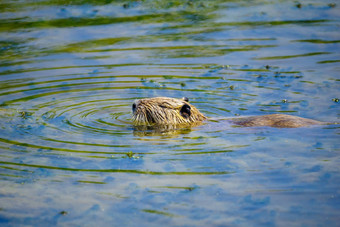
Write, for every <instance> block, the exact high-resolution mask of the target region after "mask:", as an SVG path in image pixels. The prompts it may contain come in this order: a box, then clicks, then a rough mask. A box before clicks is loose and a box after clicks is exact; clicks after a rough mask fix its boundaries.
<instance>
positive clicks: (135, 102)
mask: <svg viewBox="0 0 340 227" xmlns="http://www.w3.org/2000/svg"><path fill="white" fill-rule="evenodd" d="M138 102H139V100H135V101H134V102H133V104H132V112H133V113H134V112H135V111H136V109H137V107H138Z"/></svg>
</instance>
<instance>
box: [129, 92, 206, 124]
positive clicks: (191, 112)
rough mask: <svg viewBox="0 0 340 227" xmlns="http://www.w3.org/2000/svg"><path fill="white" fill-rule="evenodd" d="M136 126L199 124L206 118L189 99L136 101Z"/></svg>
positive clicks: (134, 106)
mask: <svg viewBox="0 0 340 227" xmlns="http://www.w3.org/2000/svg"><path fill="white" fill-rule="evenodd" d="M132 112H133V121H134V124H135V125H155V126H164V125H181V124H193V123H198V122H201V121H203V120H205V119H206V117H205V116H204V115H203V114H202V113H201V112H200V111H199V110H198V109H196V107H194V106H193V105H191V104H189V100H188V98H183V99H175V98H167V97H156V98H146V99H140V100H136V101H135V102H134V103H133V104H132Z"/></svg>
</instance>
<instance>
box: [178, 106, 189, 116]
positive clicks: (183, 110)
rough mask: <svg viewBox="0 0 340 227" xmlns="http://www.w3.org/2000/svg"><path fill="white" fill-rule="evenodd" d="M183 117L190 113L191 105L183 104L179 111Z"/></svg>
mask: <svg viewBox="0 0 340 227" xmlns="http://www.w3.org/2000/svg"><path fill="white" fill-rule="evenodd" d="M179 112H180V113H181V115H182V117H184V118H188V117H190V115H191V107H190V106H189V105H188V104H184V105H183V106H182V107H181V110H180V111H179Z"/></svg>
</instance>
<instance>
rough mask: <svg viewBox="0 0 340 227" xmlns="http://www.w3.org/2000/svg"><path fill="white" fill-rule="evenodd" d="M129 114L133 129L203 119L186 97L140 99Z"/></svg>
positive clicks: (247, 120) (283, 122)
mask: <svg viewBox="0 0 340 227" xmlns="http://www.w3.org/2000/svg"><path fill="white" fill-rule="evenodd" d="M132 111H133V121H134V124H135V125H137V126H138V125H147V126H176V125H195V124H196V125H197V124H199V123H201V122H202V121H204V120H206V119H207V117H205V116H204V115H203V114H202V113H201V112H200V111H199V110H198V109H197V108H196V107H194V106H193V105H191V104H190V103H189V99H188V98H183V99H175V98H167V97H156V98H146V99H140V100H136V101H135V102H134V103H133V104H132ZM229 121H231V122H232V123H233V124H236V125H240V126H246V127H252V126H271V127H277V128H297V127H305V126H310V125H317V124H325V123H323V122H321V121H316V120H311V119H307V118H302V117H296V116H291V115H286V114H269V115H263V116H254V117H238V118H231V119H229Z"/></svg>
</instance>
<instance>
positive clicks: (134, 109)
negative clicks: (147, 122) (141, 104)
mask: <svg viewBox="0 0 340 227" xmlns="http://www.w3.org/2000/svg"><path fill="white" fill-rule="evenodd" d="M136 108H137V105H136V103H133V104H132V112H135V111H136Z"/></svg>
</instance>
